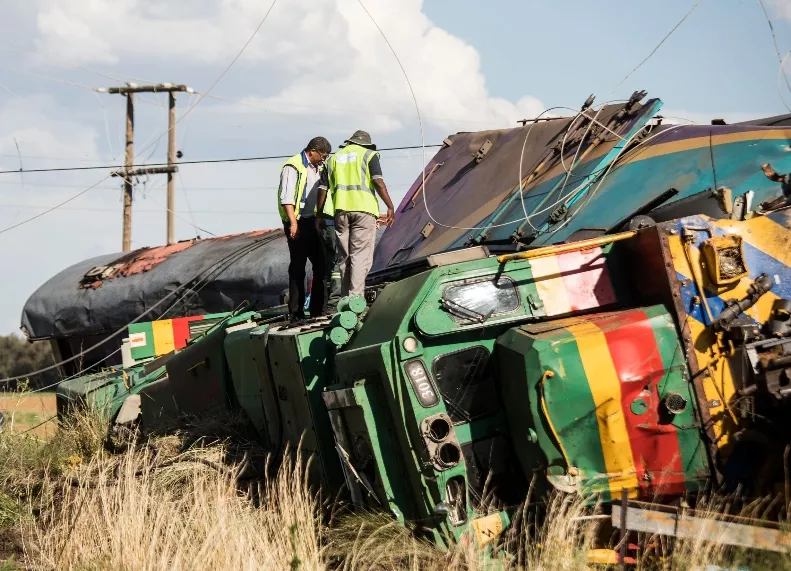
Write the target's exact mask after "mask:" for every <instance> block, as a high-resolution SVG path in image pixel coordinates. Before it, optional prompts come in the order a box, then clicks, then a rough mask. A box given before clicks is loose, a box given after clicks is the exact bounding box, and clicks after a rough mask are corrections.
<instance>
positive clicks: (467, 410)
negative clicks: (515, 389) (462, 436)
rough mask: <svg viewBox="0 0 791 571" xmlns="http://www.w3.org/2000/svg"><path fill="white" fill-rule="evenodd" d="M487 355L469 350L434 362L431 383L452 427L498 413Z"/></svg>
mask: <svg viewBox="0 0 791 571" xmlns="http://www.w3.org/2000/svg"><path fill="white" fill-rule="evenodd" d="M490 361H491V360H490V358H489V351H487V350H486V348H485V347H481V346H478V347H470V348H469V349H463V350H461V351H456V352H455V353H446V354H445V355H440V356H439V357H437V358H436V359H434V363H433V364H432V370H433V373H434V380H435V381H436V382H437V387H438V388H439V392H440V394H441V395H442V398H443V400H444V401H445V406H446V407H447V408H448V415H449V416H450V418H451V420H453V422H454V424H458V423H462V422H469V421H470V420H472V419H474V418H477V417H480V416H485V415H487V414H491V413H493V412H495V411H496V410H497V392H496V390H495V385H494V379H493V377H492V366H491V362H490Z"/></svg>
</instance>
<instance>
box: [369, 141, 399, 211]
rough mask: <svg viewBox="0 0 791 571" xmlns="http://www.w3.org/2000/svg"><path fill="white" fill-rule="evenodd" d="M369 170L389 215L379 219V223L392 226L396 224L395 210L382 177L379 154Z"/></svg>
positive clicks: (373, 159)
mask: <svg viewBox="0 0 791 571" xmlns="http://www.w3.org/2000/svg"><path fill="white" fill-rule="evenodd" d="M368 168H369V170H370V172H371V178H372V179H373V181H374V188H376V193H377V194H378V195H379V198H381V199H382V202H384V203H385V206H386V207H387V214H386V215H385V216H383V217H381V218H379V220H378V221H379V222H380V223H382V224H387V225H388V226H392V225H393V222H395V208H394V207H393V201H392V200H390V194H389V193H388V192H387V185H386V184H385V180H384V178H383V177H382V165H381V163H380V162H379V153H377V154H376V155H375V156H374V158H372V159H371V162H370V163H368Z"/></svg>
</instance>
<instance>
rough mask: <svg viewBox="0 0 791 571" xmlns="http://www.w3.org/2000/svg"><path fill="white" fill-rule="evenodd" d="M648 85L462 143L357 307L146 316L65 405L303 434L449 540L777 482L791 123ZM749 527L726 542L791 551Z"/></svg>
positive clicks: (329, 462)
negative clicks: (527, 517) (241, 417)
mask: <svg viewBox="0 0 791 571" xmlns="http://www.w3.org/2000/svg"><path fill="white" fill-rule="evenodd" d="M644 96H645V93H642V92H640V93H636V94H635V95H633V96H632V98H630V99H629V101H628V102H627V103H625V104H623V105H613V106H606V107H603V108H602V109H600V110H599V111H597V112H596V116H595V117H591V116H590V114H592V113H593V110H588V109H589V106H590V103H589V102H586V105H584V106H583V107H582V110H581V111H580V113H579V114H578V115H577V116H576V117H574V118H562V119H557V120H555V119H553V120H552V121H547V122H545V123H536V124H535V125H533V126H529V127H528V126H526V127H524V128H521V129H508V130H502V131H486V132H481V133H466V134H458V135H456V136H453V137H451V138H449V139H447V140H446V141H445V146H444V147H443V148H442V149H441V150H440V151H439V152H438V154H437V156H436V157H435V158H434V159H432V161H430V162H429V164H428V165H427V166H426V170H425V171H424V173H423V174H422V175H421V177H420V178H419V179H418V180H417V181H416V183H415V185H413V188H412V189H411V190H410V191H409V193H407V196H406V197H405V199H404V201H403V202H402V204H401V205H400V206H399V209H398V213H397V216H398V220H399V221H398V222H397V224H396V226H395V227H393V228H391V229H388V230H387V231H386V232H385V235H384V237H383V238H382V241H381V242H380V244H379V245H378V246H377V253H376V256H377V271H376V272H375V273H374V275H373V276H371V278H370V279H369V282H368V286H367V289H366V297H365V299H363V298H351V299H344V300H342V302H341V303H340V304H339V306H338V312H337V313H336V314H334V315H332V316H328V317H321V318H315V319H310V320H308V321H306V322H304V323H300V324H295V325H289V324H287V323H286V322H285V319H284V317H283V315H282V314H281V313H279V312H278V311H277V309H267V310H262V311H248V312H245V313H240V314H223V315H213V316H205V317H204V318H203V319H200V318H196V317H182V318H175V319H168V320H160V321H154V322H151V323H146V324H135V325H133V326H130V328H129V338H128V340H126V341H125V355H126V356H125V367H124V368H123V370H114V371H111V372H109V373H102V374H95V375H89V376H86V377H81V378H78V379H73V380H70V381H66V382H64V383H62V384H61V385H60V386H59V389H58V403H59V409H60V410H62V411H63V412H64V414H65V412H66V410H67V408H68V407H69V406H70V404H71V403H73V402H74V401H75V400H79V401H87V402H90V403H92V404H94V405H96V406H97V407H101V408H105V409H108V410H109V411H110V413H111V417H112V421H113V422H114V423H116V424H119V425H129V424H139V425H140V426H141V427H142V428H143V429H144V430H150V429H153V428H154V427H155V426H156V425H157V423H158V422H160V421H162V420H163V419H173V418H176V417H178V416H179V415H180V414H185V413H190V414H205V413H211V412H212V411H214V410H239V411H243V412H244V413H245V415H246V416H247V418H248V419H249V420H250V423H251V424H252V425H253V426H254V428H255V429H256V431H257V433H258V436H259V438H260V441H261V443H262V444H263V445H264V446H265V447H267V448H269V449H270V450H272V451H278V450H282V449H283V448H284V446H285V444H286V443H288V442H291V443H296V442H298V441H300V439H301V441H302V446H303V450H304V451H305V452H306V453H309V454H314V455H315V459H314V461H313V462H312V464H311V472H310V477H311V481H312V482H313V483H314V484H315V485H316V486H321V487H322V488H323V489H324V490H326V491H327V492H328V493H330V494H335V493H336V492H337V491H339V490H341V489H345V490H346V491H347V493H348V496H349V499H350V500H351V502H352V503H354V504H356V505H363V506H367V507H370V508H374V509H380V510H384V511H387V512H389V513H392V514H393V516H394V517H395V518H397V519H398V520H400V521H404V522H406V521H419V522H420V524H421V527H422V528H424V529H428V530H430V531H431V532H432V533H433V534H434V537H435V539H436V540H437V541H440V542H446V541H449V540H461V539H462V538H464V537H467V538H473V539H474V540H475V541H477V542H478V543H480V544H487V543H490V542H492V541H493V540H495V539H496V538H497V537H498V536H500V535H501V534H502V532H503V530H505V529H507V528H508V526H509V525H510V522H511V517H512V516H513V514H514V510H515V509H517V508H518V507H519V506H520V504H521V503H522V502H524V500H525V498H526V496H527V494H528V489H531V488H532V489H534V490H536V493H539V492H540V491H542V490H552V489H554V490H560V491H562V492H564V493H569V494H577V495H580V496H582V497H585V498H587V499H589V500H590V501H591V502H592V503H593V502H595V501H599V500H601V501H603V502H604V503H605V504H608V503H614V502H619V501H620V502H621V509H619V510H615V509H614V510H612V522H613V524H614V525H616V526H619V527H622V528H628V529H630V530H635V531H645V532H651V533H667V534H670V535H673V534H682V533H685V530H687V532H688V528H687V527H685V525H684V522H685V521H687V520H684V519H683V517H684V516H683V514H682V515H678V514H675V513H671V512H669V511H668V509H665V508H663V509H653V511H650V514H649V513H648V512H649V506H647V505H646V504H644V503H640V502H644V501H650V502H652V503H653V505H654V507H657V506H663V505H664V506H670V505H671V504H672V503H673V502H677V501H678V500H679V499H681V498H685V497H692V496H694V494H696V493H697V492H698V491H700V490H702V489H704V488H706V487H707V486H714V487H716V488H717V489H723V490H736V489H738V490H739V491H740V493H742V494H744V495H745V496H749V497H756V496H762V495H772V494H775V493H778V492H779V493H781V494H782V493H786V494H787V493H788V492H784V486H783V482H784V480H785V479H786V478H785V473H786V472H787V471H788V470H789V467H787V466H785V465H784V459H787V458H788V456H789V453H790V452H791V445H790V444H791V438H790V436H789V435H791V430H789V429H790V428H791V427H790V426H789V420H788V419H789V418H791V417H790V416H789V414H788V398H789V395H791V301H790V300H791V255H789V249H788V244H789V243H791V214H790V213H789V210H787V209H785V208H783V206H784V205H785V204H786V202H787V201H788V197H789V196H791V190H789V182H788V178H789V177H787V176H781V175H777V173H775V172H774V171H773V170H772V169H771V167H769V165H768V164H765V163H768V162H769V161H772V162H773V163H774V164H776V165H777V166H778V168H779V169H782V170H783V172H787V171H789V170H791V163H789V161H790V160H791V159H790V158H789V155H788V143H789V141H791V130H787V129H781V128H774V127H761V126H754V125H749V126H731V125H722V126H711V127H709V126H684V127H679V126H663V125H661V124H659V123H661V122H659V123H653V124H650V123H649V120H651V118H652V117H654V115H655V113H656V112H657V111H658V109H659V107H660V106H661V102H659V101H658V100H655V99H654V100H649V101H648V102H647V103H646V104H645V105H641V104H639V101H640V100H641V99H642V98H643V97H644ZM715 157H716V159H715ZM523 159H524V160H523ZM578 159H579V160H578ZM715 161H717V164H716V167H715ZM522 163H524V165H525V167H526V168H525V171H524V172H522V171H521V167H520V172H519V173H518V174H519V179H518V181H519V182H518V185H517V186H514V185H513V183H512V182H509V181H510V174H509V175H508V176H505V175H501V173H503V172H505V169H506V167H508V168H510V166H512V165H517V164H519V165H521V164H522ZM762 164H763V165H764V168H763V172H762V168H761V165H762ZM567 165H571V170H573V171H574V183H573V184H574V185H576V186H575V187H574V188H573V189H570V190H567V189H566V187H567V183H568V182H569V179H570V178H571V177H570V175H571V171H570V170H569V169H568V167H567ZM509 173H510V171H509ZM514 178H515V177H514ZM777 183H780V185H779V186H780V188H781V189H782V193H783V195H784V196H783V197H779V198H778V199H777V201H776V202H775V203H774V204H766V203H764V204H762V206H761V207H758V208H756V207H755V206H754V203H755V204H757V203H758V202H759V201H763V200H766V199H771V198H773V197H774V195H776V194H777V189H778V184H777ZM427 186H431V188H432V189H437V190H436V191H433V190H432V194H431V197H430V198H429V197H428V196H427V194H428V192H429V190H428V188H426V187H427ZM431 210H433V211H434V212H435V213H437V212H442V214H443V220H445V222H444V223H442V224H440V223H439V222H438V221H437V220H435V218H434V217H433V216H432V215H431V214H430V212H431ZM523 214H524V215H523ZM646 215H648V216H650V218H648V217H647V216H646ZM503 218H505V219H509V220H511V222H505V223H503V222H501V220H502V219H503ZM388 236H390V238H388ZM789 500H791V498H785V502H784V503H783V505H786V506H787V505H789ZM630 510H631V511H630ZM785 515H787V514H785ZM624 518H627V521H625V520H624ZM747 523H749V524H753V523H756V522H745V521H743V520H740V521H736V522H728V525H729V526H731V527H729V528H727V529H725V528H716V529H713V530H711V529H710V532H711V533H717V534H719V535H718V537H722V536H723V534H727V533H730V534H731V536H733V539H732V540H731V542H732V543H735V544H737V545H745V546H747V547H755V546H760V547H767V548H770V549H775V550H785V549H786V547H787V546H788V545H791V541H789V539H788V538H787V537H786V536H785V535H784V534H782V532H781V530H779V529H777V528H776V526H775V528H772V527H771V526H770V527H761V528H760V532H757V533H753V532H750V533H743V531H744V530H743V529H742V528H739V527H738V526H744V525H746V524H747ZM733 526H737V527H733ZM734 530H736V531H734ZM745 538H747V539H745Z"/></svg>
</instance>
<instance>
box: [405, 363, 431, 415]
mask: <svg viewBox="0 0 791 571" xmlns="http://www.w3.org/2000/svg"><path fill="white" fill-rule="evenodd" d="M404 371H406V374H407V377H409V382H410V384H411V385H412V389H413V390H414V391H415V396H417V400H418V401H420V404H421V406H423V407H425V408H428V407H431V406H434V405H435V404H437V403H438V402H439V397H437V393H436V391H435V390H434V385H433V384H432V383H431V379H430V378H429V376H428V371H426V366H425V365H424V364H423V361H422V360H421V359H412V360H411V361H407V362H406V363H404Z"/></svg>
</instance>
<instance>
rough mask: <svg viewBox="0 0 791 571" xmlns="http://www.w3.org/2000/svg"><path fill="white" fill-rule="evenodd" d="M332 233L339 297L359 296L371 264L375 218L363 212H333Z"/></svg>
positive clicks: (374, 240)
mask: <svg viewBox="0 0 791 571" xmlns="http://www.w3.org/2000/svg"><path fill="white" fill-rule="evenodd" d="M335 233H336V235H337V237H338V258H339V263H338V265H339V266H340V271H341V295H342V296H345V295H363V293H364V292H365V278H366V277H367V276H368V272H369V271H370V270H371V266H372V265H373V263H374V246H375V245H376V217H375V216H374V215H373V214H368V213H367V212H337V213H336V214H335Z"/></svg>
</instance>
